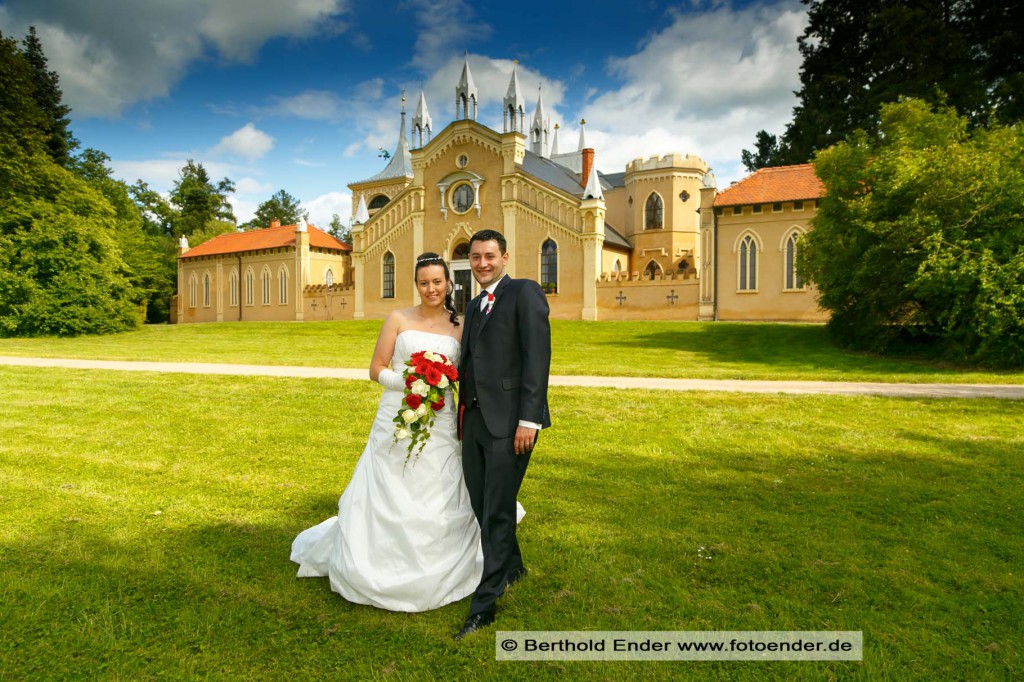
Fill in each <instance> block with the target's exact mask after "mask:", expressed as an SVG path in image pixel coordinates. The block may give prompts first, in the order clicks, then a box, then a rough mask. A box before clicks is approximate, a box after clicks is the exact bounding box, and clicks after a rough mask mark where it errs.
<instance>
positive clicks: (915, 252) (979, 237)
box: [801, 100, 1024, 366]
mask: <svg viewBox="0 0 1024 682" xmlns="http://www.w3.org/2000/svg"><path fill="white" fill-rule="evenodd" d="M815 170H816V172H817V174H818V176H819V177H820V178H821V180H822V182H823V183H824V185H825V196H824V198H823V199H822V200H821V206H820V209H819V212H818V214H817V216H816V217H815V218H814V220H813V230H812V231H811V232H810V233H809V234H808V235H807V237H806V241H805V248H804V250H803V252H802V262H801V267H802V268H803V269H804V272H805V273H806V274H807V275H808V277H809V278H810V279H811V280H812V281H813V282H814V283H815V285H816V286H817V288H818V290H819V292H820V304H821V306H822V307H823V308H825V309H827V310H830V311H831V312H832V318H831V321H830V322H829V328H830V330H831V331H832V332H833V333H834V335H835V336H836V337H837V338H838V340H839V341H841V342H842V343H844V344H846V345H849V346H851V347H855V348H862V349H868V350H874V351H886V350H890V349H893V348H896V347H898V346H900V345H901V344H903V343H907V342H912V343H924V344H926V345H927V346H929V347H933V348H936V349H938V350H940V351H941V352H942V353H943V354H944V355H945V356H946V357H947V358H950V359H954V360H958V361H970V362H977V363H984V364H991V365H1001V366H1020V365H1022V364H1024V221H1022V220H1021V206H1024V130H1021V129H1020V128H1019V126H1015V127H1007V126H998V125H996V126H992V127H991V128H990V129H984V128H977V129H973V131H972V129H971V128H970V127H969V121H968V119H967V118H966V117H962V116H959V115H958V114H957V112H956V111H955V110H954V109H953V108H951V107H944V108H939V109H937V110H935V109H932V108H931V107H930V105H928V104H927V103H926V102H923V101H921V100H904V101H901V102H899V103H894V104H887V105H885V106H883V107H882V110H881V116H880V125H879V130H878V132H877V133H875V134H869V133H867V132H864V131H860V132H858V133H856V134H854V135H852V136H850V138H849V139H848V140H847V141H845V142H842V143H839V144H837V145H835V146H834V147H832V148H830V149H827V150H824V151H822V152H820V153H819V154H818V157H817V159H816V161H815Z"/></svg>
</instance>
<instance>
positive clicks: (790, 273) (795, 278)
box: [786, 232, 804, 289]
mask: <svg viewBox="0 0 1024 682" xmlns="http://www.w3.org/2000/svg"><path fill="white" fill-rule="evenodd" d="M799 239H800V234H799V233H798V232H794V233H793V234H791V235H789V239H787V240H786V288H787V289H803V288H804V278H803V277H801V276H800V272H799V271H798V270H797V267H796V255H797V251H798V250H799V248H800V247H799V246H798V245H797V242H798V241H799Z"/></svg>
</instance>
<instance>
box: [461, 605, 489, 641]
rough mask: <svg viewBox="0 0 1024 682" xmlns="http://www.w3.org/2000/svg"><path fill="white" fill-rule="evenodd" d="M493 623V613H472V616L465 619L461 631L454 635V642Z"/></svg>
mask: <svg viewBox="0 0 1024 682" xmlns="http://www.w3.org/2000/svg"><path fill="white" fill-rule="evenodd" d="M493 622H494V613H493V612H492V613H474V614H473V615H472V616H470V617H469V618H467V619H466V622H465V624H463V626H462V629H461V630H459V634H457V635H455V641H456V642H458V641H459V640H460V639H462V638H463V637H465V636H466V635H468V634H471V633H473V632H476V631H477V630H479V629H480V628H484V627H487V626H488V625H490V624H491V623H493Z"/></svg>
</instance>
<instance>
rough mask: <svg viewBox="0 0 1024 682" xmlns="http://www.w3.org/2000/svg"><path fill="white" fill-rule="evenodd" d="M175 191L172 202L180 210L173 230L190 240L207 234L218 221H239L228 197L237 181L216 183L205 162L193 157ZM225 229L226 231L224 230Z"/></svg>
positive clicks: (180, 174) (226, 180) (180, 176)
mask: <svg viewBox="0 0 1024 682" xmlns="http://www.w3.org/2000/svg"><path fill="white" fill-rule="evenodd" d="M178 175H179V177H178V180H177V181H176V182H175V183H174V188H173V189H172V190H171V204H172V205H173V206H174V207H175V209H177V213H178V215H177V217H176V219H175V220H174V224H173V229H174V231H175V234H176V235H179V236H180V235H184V236H186V237H189V238H190V239H191V238H192V237H193V235H206V234H208V233H209V232H210V230H211V228H214V227H216V225H217V224H223V223H230V224H232V225H233V224H234V223H235V214H234V213H233V212H232V210H231V204H230V202H228V197H229V196H230V195H231V194H232V193H233V192H234V191H235V183H233V182H231V180H228V179H227V178H224V179H223V180H221V181H220V182H218V183H216V184H214V183H213V181H212V180H211V179H210V174H209V173H207V172H206V169H205V168H204V167H203V164H201V163H196V162H195V161H193V160H192V159H189V160H188V162H187V163H186V164H185V167H184V168H182V169H181V170H180V171H179V173H178ZM221 231H223V230H221Z"/></svg>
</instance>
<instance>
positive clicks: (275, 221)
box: [270, 218, 281, 227]
mask: <svg viewBox="0 0 1024 682" xmlns="http://www.w3.org/2000/svg"><path fill="white" fill-rule="evenodd" d="M270 226H271V227H281V220H280V218H271V220H270Z"/></svg>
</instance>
